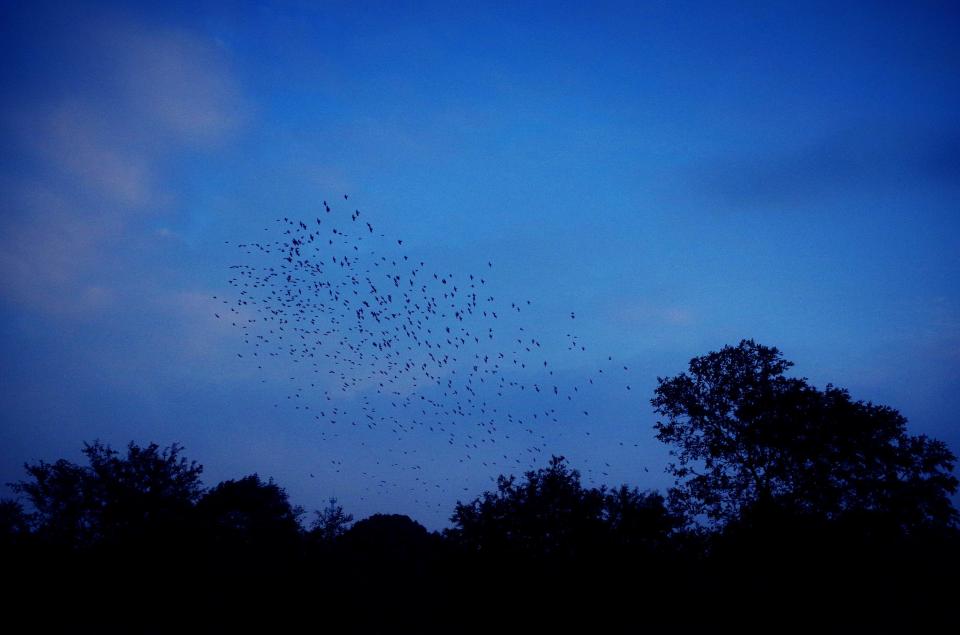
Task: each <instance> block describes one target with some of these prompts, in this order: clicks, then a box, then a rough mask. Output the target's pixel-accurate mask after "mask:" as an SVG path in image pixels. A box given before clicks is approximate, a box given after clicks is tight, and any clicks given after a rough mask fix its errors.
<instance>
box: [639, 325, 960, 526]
mask: <svg viewBox="0 0 960 635" xmlns="http://www.w3.org/2000/svg"><path fill="white" fill-rule="evenodd" d="M791 366H792V363H791V362H789V361H787V360H785V359H784V358H783V356H782V355H781V353H780V351H778V350H777V349H776V348H770V347H766V346H762V345H760V344H757V343H755V342H753V341H751V340H744V341H742V342H740V344H739V345H738V346H736V347H732V346H727V347H725V348H723V349H722V350H721V351H720V352H717V353H710V354H709V355H705V356H703V357H697V358H695V359H692V360H691V361H690V368H689V372H688V373H681V374H680V375H677V376H676V377H673V378H660V379H658V382H659V385H658V387H657V389H656V393H655V396H654V398H653V399H652V404H653V406H654V408H655V409H656V412H657V413H658V414H659V415H660V416H661V417H663V420H662V421H660V422H658V423H657V425H656V430H657V438H658V439H660V440H661V441H663V442H664V443H667V444H670V445H673V446H674V448H675V449H674V451H673V454H674V455H675V456H676V457H677V458H678V462H677V463H675V464H671V466H670V468H669V469H670V471H671V472H672V473H673V475H674V476H675V477H676V479H677V481H676V482H677V487H676V488H675V489H674V490H673V491H672V492H671V499H672V501H673V502H674V503H676V504H677V505H678V507H679V508H680V509H682V510H683V511H684V512H686V513H687V514H688V516H689V517H691V518H694V517H696V516H698V515H701V514H705V515H706V516H707V517H708V518H710V519H712V520H714V521H719V522H721V523H730V522H739V523H744V522H748V523H749V522H755V521H756V520H757V519H758V518H759V517H761V516H763V514H765V513H767V512H769V511H770V510H773V509H776V512H775V513H776V514H784V513H790V514H792V515H796V516H808V517H813V518H817V519H821V520H837V521H840V520H842V521H843V522H844V523H860V524H862V525H869V526H871V527H876V528H879V527H885V528H888V529H896V530H899V531H902V532H911V531H919V530H921V529H930V528H936V527H947V526H951V525H952V524H953V523H954V522H955V520H956V511H955V510H954V508H953V506H952V504H951V502H950V495H951V494H953V493H955V492H956V489H957V479H956V478H955V477H954V476H953V475H952V473H951V471H952V469H953V464H954V461H955V457H954V455H953V454H952V453H951V452H950V451H949V450H948V449H947V447H946V445H945V444H944V443H943V442H941V441H936V440H932V439H929V438H927V437H925V436H922V435H921V436H911V435H909V434H907V432H906V419H905V418H904V417H903V416H902V415H901V414H900V413H899V412H897V411H896V410H894V409H892V408H889V407H887V406H878V405H874V404H872V403H864V402H862V401H853V400H852V399H851V397H850V395H849V394H848V393H847V391H845V390H843V389H840V388H836V387H834V386H829V385H828V386H827V388H826V389H825V390H823V391H821V390H818V389H816V388H814V387H813V386H810V385H809V384H808V383H807V381H806V380H805V379H797V378H788V377H786V376H785V375H784V373H785V371H786V370H787V369H789V368H790V367H791Z"/></svg>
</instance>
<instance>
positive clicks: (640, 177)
mask: <svg viewBox="0 0 960 635" xmlns="http://www.w3.org/2000/svg"><path fill="white" fill-rule="evenodd" d="M958 27H960V12H958V11H957V10H956V8H955V7H953V6H951V4H950V3H916V2H911V3H899V4H890V3H882V4H881V3H843V2H841V3H837V2H832V3H803V4H802V6H798V3H715V2H710V3H674V2H671V3H623V4H620V3H616V4H595V3H590V4H589V6H588V5H586V4H583V3H579V4H563V3H556V2H551V3H517V4H506V3H504V4H502V5H494V4H484V5H483V6H482V7H479V8H478V7H474V6H468V5H467V6H455V5H454V3H438V4H430V3H424V2H417V3H409V4H404V3H384V4H380V3H356V2H345V3H299V2H289V3H262V4H260V5H254V4H252V3H227V2H225V3H185V4H180V5H177V4H174V3H157V4H155V5H142V6H138V5H135V4H132V3H109V2H107V3H90V2H84V3H79V4H76V5H71V4H70V3H62V2H58V3H35V2H30V3H18V2H7V3H4V5H3V8H2V18H0V35H2V39H0V42H2V44H0V47H2V49H3V50H2V53H3V56H4V59H5V63H4V64H3V67H2V69H0V140H2V147H3V149H4V150H3V153H2V154H0V202H2V211H0V377H2V382H0V399H2V406H3V407H2V410H0V411H2V414H0V417H2V418H0V477H3V481H4V482H6V481H10V480H14V479H16V478H19V477H21V476H22V471H21V466H22V463H23V462H24V461H27V460H29V461H33V460H37V459H41V458H43V459H48V460H50V459H55V458H58V457H61V456H66V457H69V458H78V457H79V448H80V447H81V443H82V441H83V440H92V439H94V438H100V439H103V440H105V441H108V442H110V443H113V444H114V445H122V444H124V443H126V442H127V441H129V440H135V441H137V442H139V443H146V442H149V441H156V442H158V443H161V444H168V443H171V442H174V441H179V442H182V443H184V444H185V445H186V446H187V453H188V455H189V456H191V457H192V458H196V459H198V460H200V461H201V462H203V463H204V464H205V465H206V468H207V472H206V480H207V481H208V483H209V484H211V485H212V484H214V483H215V482H216V481H218V480H219V479H222V478H228V477H239V476H241V475H243V474H247V473H251V472H259V473H260V474H261V475H262V476H273V477H275V478H276V479H277V480H278V481H279V482H280V483H281V484H282V485H284V486H286V487H287V489H288V491H289V492H290V494H291V496H292V497H293V499H294V500H295V501H296V502H299V503H301V504H304V505H306V506H307V507H308V508H309V507H319V506H321V505H322V504H323V501H324V500H325V498H326V497H328V496H330V495H336V496H338V497H339V498H340V500H341V502H342V503H343V504H344V505H345V506H346V507H347V508H348V510H350V511H353V512H354V513H356V514H357V515H358V516H362V515H365V514H367V513H371V512H374V511H383V512H398V513H408V514H410V515H411V516H413V517H414V518H417V519H418V520H421V521H422V522H424V523H425V524H427V525H428V526H431V527H438V526H441V525H442V524H443V522H444V521H443V519H444V517H445V516H446V515H447V514H448V513H449V511H450V510H452V504H453V501H454V500H455V499H456V498H457V497H460V498H464V497H467V496H473V495H475V494H477V493H479V492H480V491H481V490H482V488H484V487H488V486H489V485H490V481H489V477H491V476H495V475H496V473H498V469H496V468H491V467H490V466H482V465H479V464H476V462H475V461H474V462H466V463H459V462H458V461H457V460H455V458H456V457H454V456H453V455H451V456H444V455H442V451H441V449H436V450H435V448H434V445H433V443H434V441H436V439H432V438H430V436H429V435H428V434H426V432H418V433H417V434H413V435H410V436H409V437H408V438H405V440H404V443H409V444H410V447H409V451H414V450H416V451H419V452H420V453H421V454H429V455H431V458H432V461H433V463H431V464H430V465H431V466H430V467H428V468H426V469H425V470H420V471H419V472H411V470H410V465H409V461H408V462H404V461H405V460H406V459H402V458H401V457H400V456H399V455H397V454H396V453H398V452H400V450H399V446H397V447H394V446H390V445H389V444H390V443H392V441H390V439H389V438H382V437H381V436H378V435H377V434H372V433H371V434H369V435H366V436H364V435H362V434H353V435H350V434H344V435H341V436H339V437H336V438H333V437H331V436H330V435H329V434H327V433H326V431H325V429H324V427H323V425H322V424H320V423H317V422H316V421H314V420H311V419H310V418H306V417H303V416H302V413H300V412H297V411H295V410H293V411H291V410H289V409H284V408H279V407H277V408H275V407H274V403H276V402H277V400H278V398H279V396H280V395H283V394H285V393H284V392H283V391H284V390H287V388H286V387H284V385H283V384H281V385H280V387H277V386H275V385H274V384H273V383H269V382H268V383H267V384H264V383H263V382H262V380H263V376H262V373H259V372H258V369H256V368H254V367H252V366H251V365H250V364H249V363H246V362H245V360H244V359H242V358H238V357H237V352H238V351H241V350H242V349H243V342H242V341H241V339H242V338H241V336H240V334H239V333H238V331H237V329H235V328H231V327H230V325H229V324H225V323H224V322H223V321H222V320H217V319H216V318H215V317H214V311H215V310H216V309H217V304H216V301H214V300H212V296H214V295H218V296H221V297H229V296H230V294H231V291H232V289H231V287H230V285H229V284H228V280H229V278H230V270H229V269H228V267H229V266H230V265H232V264H237V263H242V262H244V259H245V258H246V256H244V255H243V254H242V253H238V251H237V249H236V248H235V246H234V244H235V243H243V242H247V241H251V240H258V239H261V238H263V237H264V236H270V235H271V233H270V232H274V233H276V232H277V231H278V227H277V225H276V224H275V223H274V220H275V219H276V218H278V217H282V216H290V217H304V218H311V217H312V216H313V215H316V213H317V211H318V210H319V209H320V208H321V206H322V203H321V201H323V200H331V201H333V200H338V201H339V200H341V197H342V194H344V193H349V195H350V201H351V203H352V204H355V206H356V207H357V208H358V209H361V210H362V211H363V213H364V215H365V217H367V218H370V219H373V222H374V223H375V224H376V225H377V227H378V229H379V230H381V231H383V233H384V234H385V235H387V236H391V237H397V238H402V239H403V240H404V245H405V248H406V249H407V250H408V253H409V254H410V255H411V257H412V258H415V259H416V260H420V261H424V262H426V263H427V265H428V267H433V268H435V269H436V270H443V271H450V272H459V273H460V274H462V275H465V274H466V273H467V272H475V271H480V270H482V269H483V268H484V267H485V266H486V263H487V262H488V261H491V262H493V263H495V267H494V268H493V269H492V270H491V271H490V272H489V278H490V280H489V283H490V285H491V289H493V290H494V291H495V292H496V294H497V295H498V296H501V297H504V298H517V299H521V298H523V299H530V300H531V301H532V304H531V306H532V307H533V308H532V309H531V312H530V313H528V314H527V315H526V316H525V318H524V319H529V320H530V321H529V322H524V324H527V327H528V328H530V329H532V330H535V331H536V332H537V333H538V334H540V336H541V337H542V338H543V339H544V340H549V341H554V342H560V341H561V340H562V339H563V335H564V333H565V332H566V331H567V330H568V329H569V326H570V325H569V313H570V312H571V311H575V312H576V315H577V321H576V323H577V328H578V334H579V335H580V338H581V339H582V340H583V341H584V342H588V343H589V352H588V353H586V354H584V355H582V356H580V357H577V358H566V357H564V356H563V355H562V350H561V348H562V347H560V348H557V349H556V351H555V354H554V353H553V352H552V353H551V354H554V358H555V360H556V363H557V365H558V367H560V368H562V370H563V372H564V373H565V377H567V378H569V380H570V382H577V381H580V379H582V378H584V377H586V376H587V374H588V373H589V372H592V369H593V368H594V367H595V366H596V364H597V362H598V361H600V360H602V359H604V358H605V356H606V354H607V353H608V352H610V353H614V354H616V355H617V357H618V359H623V360H627V361H628V365H629V367H630V371H629V372H630V374H631V375H630V381H631V382H632V390H631V391H630V394H629V395H624V394H623V391H622V390H619V389H618V390H614V389H613V388H610V389H609V392H599V393H597V394H596V395H594V399H595V403H596V408H595V411H594V417H593V418H592V420H591V422H590V426H591V427H592V432H593V433H592V434H591V435H590V439H589V440H586V439H585V437H582V436H577V437H573V436H571V437H570V438H568V437H566V436H564V434H562V433H560V432H556V433H555V434H554V433H549V436H550V445H551V448H555V451H556V452H557V453H565V454H567V455H568V456H570V458H571V459H572V462H573V464H574V467H579V468H580V469H581V470H582V471H584V472H585V473H586V474H588V476H589V477H590V478H591V479H595V480H597V481H603V482H607V483H613V482H619V481H626V482H629V483H632V484H636V485H639V486H641V487H663V486H665V485H666V483H667V481H666V480H665V477H664V476H663V475H662V474H661V471H662V466H663V461H664V449H663V448H660V447H658V444H657V442H656V441H655V439H654V437H653V431H652V425H653V423H654V418H653V414H652V412H651V411H650V407H649V403H648V399H649V397H650V396H651V395H652V390H653V387H654V386H655V384H656V377H657V376H658V375H659V376H666V375H671V374H675V373H677V372H679V371H680V370H683V369H684V367H685V365H686V362H687V361H688V360H689V359H690V358H691V357H693V356H695V355H700V354H705V353H707V352H709V351H711V350H717V349H719V348H720V347H722V346H723V345H724V344H735V343H736V342H737V341H739V340H740V339H741V338H745V337H752V338H755V339H757V340H758V341H760V342H763V343H765V344H768V345H775V346H777V347H779V348H780V349H781V350H783V351H784V352H785V354H786V356H787V358H788V359H791V360H793V361H795V362H796V368H795V370H796V372H797V374H800V375H803V376H806V377H809V378H810V379H811V381H812V382H814V383H815V384H817V385H821V386H822V385H824V384H826V383H827V382H832V383H834V384H837V385H840V386H845V387H847V388H849V389H850V391H851V393H852V394H853V396H854V397H857V398H861V399H864V400H872V401H875V402H880V403H884V404H887V405H890V406H893V407H895V408H898V409H899V410H901V412H902V413H903V414H904V415H906V416H907V417H908V418H909V419H910V422H911V430H912V431H914V432H917V433H920V432H922V433H926V434H930V435H932V436H935V437H938V438H941V439H944V440H946V441H947V442H948V444H949V445H950V446H951V448H952V449H953V451H954V452H958V451H960V427H958V425H957V423H956V416H955V413H956V412H957V411H958V410H960V397H958V390H957V388H958V386H960V276H958V273H960V267H958V258H957V254H958V253H960V220H958V219H960V216H958V212H960V209H958V201H960V178H958V177H960V125H958V123H957V122H958V118H957V113H958V112H960V82H958V79H957V78H958V77H960V57H958V53H960V45H958V44H957V43H958V42H960V37H958V34H960V29H958ZM265 228H266V229H268V230H269V231H267V232H265V231H264V230H265ZM226 241H229V242H230V243H231V244H229V245H228V244H225V242H226ZM519 324H520V322H517V325H519ZM288 370H291V369H288V368H281V369H277V373H278V376H279V375H283V374H285V373H286V371H288ZM292 370H296V369H292ZM578 378H579V379H578ZM529 407H530V404H525V403H523V399H522V398H520V397H518V398H517V399H516V400H515V401H512V402H510V403H509V404H507V403H505V405H504V409H505V411H507V410H511V411H515V412H520V411H523V410H524V408H529ZM621 442H623V445H621ZM361 444H362V445H361ZM361 448H362V449H361ZM511 451H512V450H511ZM437 452H440V454H437ZM508 453H509V452H508ZM388 456H389V457H393V458H390V460H385V459H384V460H381V459H383V457H388ZM411 460H412V459H411ZM335 461H342V462H343V464H342V465H343V466H342V467H340V464H336V463H334V462H335ZM378 461H380V463H379V464H378ZM604 463H609V464H610V465H609V466H603V468H601V465H603V464H604ZM334 465H336V466H337V469H339V470H340V471H339V472H338V471H337V469H333V468H332V467H331V466H334ZM642 467H649V471H644V470H643V469H642ZM601 469H602V471H604V472H606V475H604V474H602V472H601ZM309 474H314V477H313V478H310V476H309ZM411 475H415V476H416V478H419V479H421V480H417V481H412V480H411V479H412V478H414V476H411ZM382 482H385V483H388V484H389V485H383V484H382ZM424 483H427V485H425V484H424ZM437 484H441V487H436V485H437ZM461 484H462V486H461ZM425 488H428V489H429V494H427V493H424V492H425V491H427V490H425ZM464 488H466V489H464Z"/></svg>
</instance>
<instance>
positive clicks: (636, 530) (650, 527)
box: [448, 456, 678, 559]
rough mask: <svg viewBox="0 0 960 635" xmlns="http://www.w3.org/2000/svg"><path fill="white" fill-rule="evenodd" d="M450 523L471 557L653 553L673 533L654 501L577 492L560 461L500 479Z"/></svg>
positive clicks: (620, 492)
mask: <svg viewBox="0 0 960 635" xmlns="http://www.w3.org/2000/svg"><path fill="white" fill-rule="evenodd" d="M451 521H452V522H453V523H454V528H453V529H451V530H449V531H448V537H450V538H451V539H453V540H454V541H455V542H457V543H459V544H460V545H463V546H464V547H466V548H467V549H469V550H471V551H474V552H485V553H500V554H503V555H507V554H514V555H521V556H525V557H533V558H545V559H552V558H580V557H583V556H587V555H588V554H597V553H599V552H604V551H611V550H614V549H618V548H619V549H622V550H624V551H626V550H630V549H643V550H648V549H656V548H659V547H661V546H662V545H663V544H664V543H665V542H666V541H667V539H668V536H669V535H670V533H671V532H672V531H673V529H675V528H676V527H677V525H678V521H677V519H676V518H675V517H674V516H672V515H671V514H670V513H668V511H667V510H666V507H665V505H664V500H663V497H661V496H659V495H658V494H644V493H641V492H640V491H638V490H637V489H636V488H629V487H627V486H625V485H624V486H622V487H620V488H619V489H613V490H608V489H606V488H605V487H600V488H588V487H584V486H583V485H582V483H581V482H580V473H579V472H578V471H577V470H573V469H570V468H569V467H568V465H567V462H566V459H565V458H564V457H562V456H554V457H552V458H551V459H550V463H549V465H548V466H547V467H546V468H543V469H540V470H537V471H529V472H527V473H526V474H525V478H524V480H523V481H522V482H518V481H517V479H516V478H515V477H513V476H510V477H506V476H500V477H499V478H498V480H497V491H495V492H485V493H484V494H483V495H482V496H481V497H479V498H477V499H475V500H473V501H472V502H469V503H459V502H458V503H457V506H456V509H455V511H454V514H453V517H452V518H451Z"/></svg>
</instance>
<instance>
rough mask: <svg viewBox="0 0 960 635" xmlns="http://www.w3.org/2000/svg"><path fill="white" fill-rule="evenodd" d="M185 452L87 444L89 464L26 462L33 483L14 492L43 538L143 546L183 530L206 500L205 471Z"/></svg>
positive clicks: (174, 448)
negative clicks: (148, 538) (183, 454)
mask: <svg viewBox="0 0 960 635" xmlns="http://www.w3.org/2000/svg"><path fill="white" fill-rule="evenodd" d="M181 451H182V447H181V446H179V445H177V444H173V445H171V446H170V447H168V448H163V449H161V448H160V446H158V445H157V444H155V443H151V444H150V445H148V446H147V447H145V448H144V447H140V446H138V445H136V444H135V443H132V442H131V443H130V444H129V445H128V446H127V453H126V456H123V455H121V454H120V453H119V452H117V451H116V450H113V449H111V448H110V447H109V446H107V445H104V444H102V443H100V442H99V441H96V442H94V443H93V444H84V448H83V454H84V455H85V456H86V457H87V462H88V465H86V466H80V465H76V464H74V463H72V462H70V461H67V460H65V459H60V460H58V461H57V462H55V463H52V464H51V463H46V462H44V461H40V462H39V463H36V464H33V465H30V464H27V465H25V466H24V467H25V469H26V471H27V474H28V475H29V477H30V478H29V479H27V480H23V481H18V482H17V483H12V484H11V487H12V488H13V490H14V491H15V492H17V493H20V494H23V495H25V496H26V497H27V500H28V501H29V502H30V504H31V505H32V506H33V509H34V513H33V517H34V520H35V524H36V527H37V533H38V535H39V536H40V537H41V538H42V539H44V540H47V541H51V542H53V543H56V544H60V545H63V546H69V547H85V546H93V545H97V544H105V543H115V542H118V541H133V540H141V539H144V538H145V537H146V536H147V535H160V534H163V533H165V532H167V531H169V530H170V529H171V528H173V527H174V526H182V525H183V523H185V522H186V519H187V517H188V515H189V513H190V510H191V508H192V506H193V504H194V503H195V502H196V500H197V499H198V498H199V497H200V494H201V492H202V484H201V482H200V473H201V472H202V471H203V467H202V466H200V465H198V464H197V463H196V462H189V461H187V460H186V459H185V458H183V457H181V456H180V453H181Z"/></svg>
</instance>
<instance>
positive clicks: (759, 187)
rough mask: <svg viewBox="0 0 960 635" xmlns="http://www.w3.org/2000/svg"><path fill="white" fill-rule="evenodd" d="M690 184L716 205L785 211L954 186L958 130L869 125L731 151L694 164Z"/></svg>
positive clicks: (959, 158)
mask: <svg viewBox="0 0 960 635" xmlns="http://www.w3.org/2000/svg"><path fill="white" fill-rule="evenodd" d="M689 178H690V180H691V181H692V182H693V184H694V186H695V188H696V189H698V190H700V191H701V192H703V193H705V194H706V195H707V196H709V197H710V200H711V201H712V202H713V203H715V204H718V205H719V206H720V207H723V208H732V209H738V210H751V209H765V210H766V209H773V210H776V209H792V208H794V207H796V206H799V205H803V204H807V203H810V202H819V201H822V200H824V199H829V198H834V197H837V196H844V195H849V194H851V193H854V194H858V193H863V192H870V191H875V192H887V191H890V189H891V188H898V189H903V188H916V187H929V186H930V185H933V186H937V187H950V188H955V187H956V186H957V183H958V182H960V180H958V179H960V129H957V128H949V129H940V130H916V129H912V130H911V129H909V128H907V127H900V128H896V127H872V128H863V129H859V130H847V131H842V132H837V133H834V134H830V135H825V136H822V137H820V138H819V139H818V140H815V141H813V142H811V143H806V144H803V145H799V146H796V147H793V148H784V149H782V150H781V151H780V152H779V153H776V152H774V153H771V152H769V151H768V150H765V152H764V155H763V156H762V157H760V156H750V155H733V156H727V157H722V158H717V159H714V160H712V161H711V162H709V163H707V164H703V165H701V166H699V167H697V168H695V169H694V171H693V173H692V175H690V177H689Z"/></svg>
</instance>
